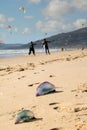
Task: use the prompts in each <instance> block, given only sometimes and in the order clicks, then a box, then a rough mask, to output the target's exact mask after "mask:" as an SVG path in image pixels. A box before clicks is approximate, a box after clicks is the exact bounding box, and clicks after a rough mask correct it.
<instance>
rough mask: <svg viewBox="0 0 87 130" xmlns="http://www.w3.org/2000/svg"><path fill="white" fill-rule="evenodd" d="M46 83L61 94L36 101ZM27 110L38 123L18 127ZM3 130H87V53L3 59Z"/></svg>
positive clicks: (0, 113)
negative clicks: (20, 115)
mask: <svg viewBox="0 0 87 130" xmlns="http://www.w3.org/2000/svg"><path fill="white" fill-rule="evenodd" d="M44 81H49V82H51V83H52V84H54V85H55V87H56V91H57V92H56V93H51V94H47V95H43V96H39V97H36V89H37V87H38V85H40V84H41V83H42V82H44ZM23 109H26V110H31V111H32V112H33V113H34V115H35V117H36V120H33V121H30V122H24V123H19V124H14V122H15V115H16V114H17V113H18V112H19V111H21V110H23ZM0 130H87V49H84V50H80V49H78V50H73V51H64V52H52V53H51V54H50V55H46V54H44V53H38V54H36V55H35V56H33V55H30V56H29V55H23V56H20V57H14V58H4V59H0Z"/></svg>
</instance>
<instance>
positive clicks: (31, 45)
mask: <svg viewBox="0 0 87 130" xmlns="http://www.w3.org/2000/svg"><path fill="white" fill-rule="evenodd" d="M31 52H33V55H35V49H34V43H33V42H32V41H31V42H30V43H29V53H28V54H29V55H30V54H31Z"/></svg>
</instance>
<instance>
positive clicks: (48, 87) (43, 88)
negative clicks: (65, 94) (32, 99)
mask: <svg viewBox="0 0 87 130" xmlns="http://www.w3.org/2000/svg"><path fill="white" fill-rule="evenodd" d="M55 91H56V90H55V86H54V85H53V84H52V83H50V82H48V81H45V82H43V83H41V84H40V85H39V86H38V87H37V90H36V96H41V95H45V94H48V93H52V92H55Z"/></svg>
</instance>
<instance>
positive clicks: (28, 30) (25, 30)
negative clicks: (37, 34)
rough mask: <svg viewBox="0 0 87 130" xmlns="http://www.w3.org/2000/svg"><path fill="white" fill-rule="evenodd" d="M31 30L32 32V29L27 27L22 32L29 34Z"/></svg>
mask: <svg viewBox="0 0 87 130" xmlns="http://www.w3.org/2000/svg"><path fill="white" fill-rule="evenodd" d="M30 32H31V31H30V29H29V28H28V27H26V28H25V29H24V31H23V32H22V34H29V33H30Z"/></svg>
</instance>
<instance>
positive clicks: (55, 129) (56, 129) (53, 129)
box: [50, 127, 69, 130]
mask: <svg viewBox="0 0 87 130" xmlns="http://www.w3.org/2000/svg"><path fill="white" fill-rule="evenodd" d="M50 130H69V129H66V128H62V127H60V128H52V129H50Z"/></svg>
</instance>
